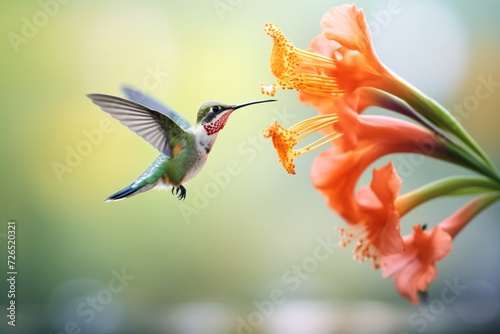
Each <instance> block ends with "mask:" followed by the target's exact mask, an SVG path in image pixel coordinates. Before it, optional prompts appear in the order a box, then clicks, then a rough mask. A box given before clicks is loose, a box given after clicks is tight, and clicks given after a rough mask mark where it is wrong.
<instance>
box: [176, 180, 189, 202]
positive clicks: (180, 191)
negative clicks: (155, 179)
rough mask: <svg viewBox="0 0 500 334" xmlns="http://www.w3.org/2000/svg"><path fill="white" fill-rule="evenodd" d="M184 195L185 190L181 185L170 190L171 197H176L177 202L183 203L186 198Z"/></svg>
mask: <svg viewBox="0 0 500 334" xmlns="http://www.w3.org/2000/svg"><path fill="white" fill-rule="evenodd" d="M186 193H187V191H186V188H184V186H183V185H182V184H181V185H180V186H178V187H173V188H172V195H175V196H177V198H178V199H179V201H183V200H184V199H185V198H186Z"/></svg>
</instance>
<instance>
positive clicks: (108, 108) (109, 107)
mask: <svg viewBox="0 0 500 334" xmlns="http://www.w3.org/2000/svg"><path fill="white" fill-rule="evenodd" d="M87 96H88V97H89V98H90V99H91V100H92V102H94V103H95V104H97V105H98V106H99V107H101V109H102V110H104V111H105V112H107V113H108V114H110V115H111V116H113V117H114V118H116V119H117V120H118V121H120V123H122V124H123V125H125V126H126V127H128V128H129V129H130V130H132V131H134V132H135V133H137V134H138V135H139V136H141V137H142V138H144V139H145V140H146V141H147V142H148V143H150V144H151V145H153V147H154V148H156V149H157V150H158V151H160V152H161V153H163V154H165V155H166V156H169V157H170V156H172V148H171V147H170V142H169V140H170V138H173V137H179V136H182V135H183V134H184V133H185V131H184V130H183V129H182V128H181V127H180V126H179V125H178V124H177V123H175V122H174V121H173V120H172V119H171V118H169V117H168V116H167V115H165V114H162V113H160V112H158V111H156V110H153V109H150V108H148V107H146V106H143V105H142V104H139V103H136V102H133V101H129V100H126V99H122V98H121V97H116V96H111V95H105V94H89V95H87Z"/></svg>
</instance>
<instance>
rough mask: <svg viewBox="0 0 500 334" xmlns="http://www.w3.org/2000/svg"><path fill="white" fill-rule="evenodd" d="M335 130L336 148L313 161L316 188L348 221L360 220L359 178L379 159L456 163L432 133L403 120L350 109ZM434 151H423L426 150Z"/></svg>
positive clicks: (312, 172) (312, 177) (340, 115)
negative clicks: (398, 156) (415, 157)
mask: <svg viewBox="0 0 500 334" xmlns="http://www.w3.org/2000/svg"><path fill="white" fill-rule="evenodd" d="M338 116H339V119H338V122H337V123H335V124H334V127H335V130H336V131H337V132H339V133H342V136H341V137H339V138H337V139H336V140H335V141H334V147H332V148H330V149H328V150H326V151H324V152H322V153H321V154H320V155H319V156H318V157H317V158H316V159H315V160H314V162H313V165H312V168H311V179H312V183H313V185H314V186H315V187H316V188H317V189H318V190H319V191H320V192H321V193H322V194H323V195H324V196H325V197H326V199H327V203H328V205H329V206H330V207H331V208H332V209H334V210H335V211H337V212H338V213H339V214H340V215H341V216H342V217H344V218H345V219H346V220H347V221H349V222H352V223H356V222H357V221H359V213H358V204H357V200H356V198H355V197H354V190H355V187H356V184H357V182H358V179H359V177H360V176H361V174H362V173H363V172H364V170H365V169H366V168H368V166H369V165H371V164H372V163H373V162H374V161H376V160H377V159H378V158H380V157H382V156H385V155H387V154H392V153H421V154H425V153H427V154H431V155H432V156H434V157H437V158H441V159H445V160H453V158H452V157H451V156H450V155H449V153H448V151H447V148H446V146H445V145H444V144H443V143H442V142H441V141H440V140H439V139H438V138H437V137H436V136H435V135H434V134H433V133H431V132H430V131H427V130H425V129H423V128H422V127H420V126H417V125H415V124H412V123H409V122H407V121H404V120H400V119H396V118H391V117H386V116H375V115H373V116H372V115H358V114H357V113H356V112H355V111H354V110H352V109H350V108H344V109H340V110H339V115H338ZM426 147H432V150H428V151H424V148H426Z"/></svg>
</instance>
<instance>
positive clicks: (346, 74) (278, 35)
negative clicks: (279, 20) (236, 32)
mask: <svg viewBox="0 0 500 334" xmlns="http://www.w3.org/2000/svg"><path fill="white" fill-rule="evenodd" d="M321 28H322V31H323V34H322V35H320V36H318V37H316V38H315V39H314V40H313V42H312V43H311V46H310V51H305V50H301V49H298V48H296V47H295V46H294V45H293V44H292V42H291V41H290V40H289V39H287V38H286V37H285V35H284V34H283V33H282V31H281V30H280V29H279V27H278V26H277V25H275V24H272V23H268V24H266V26H265V31H266V33H267V34H268V35H269V36H270V37H272V38H273V41H274V44H273V49H272V53H271V72H272V73H273V75H274V76H275V77H276V79H277V82H276V83H274V84H273V85H272V86H262V92H263V93H265V94H268V95H271V96H273V95H274V94H275V92H276V89H277V88H282V89H296V90H298V91H299V92H304V93H310V94H313V95H318V96H323V97H335V96H339V95H342V94H344V93H349V92H352V91H354V90H355V89H357V88H358V87H362V86H370V87H377V84H376V82H377V81H378V80H380V78H381V77H383V76H385V75H387V74H388V72H387V71H386V70H385V68H384V66H383V65H382V64H381V63H380V61H379V60H378V58H377V56H376V54H375V51H374V49H373V46H372V44H371V37H370V31H369V29H368V25H367V24H366V21H365V18H364V14H363V11H362V10H359V9H357V8H356V6H354V5H343V6H338V7H334V8H332V9H331V10H329V11H328V12H327V13H326V14H325V15H324V16H323V19H322V20H321Z"/></svg>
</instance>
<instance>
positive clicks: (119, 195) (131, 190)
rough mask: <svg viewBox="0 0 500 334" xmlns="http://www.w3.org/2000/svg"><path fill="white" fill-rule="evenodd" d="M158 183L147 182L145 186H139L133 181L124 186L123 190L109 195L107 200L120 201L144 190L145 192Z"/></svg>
mask: <svg viewBox="0 0 500 334" xmlns="http://www.w3.org/2000/svg"><path fill="white" fill-rule="evenodd" d="M155 185H156V183H150V184H145V185H143V186H139V185H137V184H135V183H132V184H131V185H129V186H128V187H126V188H123V189H122V190H120V191H118V192H116V193H114V194H113V195H111V196H109V197H108V198H106V202H113V201H120V200H122V199H125V198H127V197H130V196H134V195H137V194H140V193H142V192H145V191H147V190H149V189H151V188H153V187H154V186H155Z"/></svg>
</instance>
